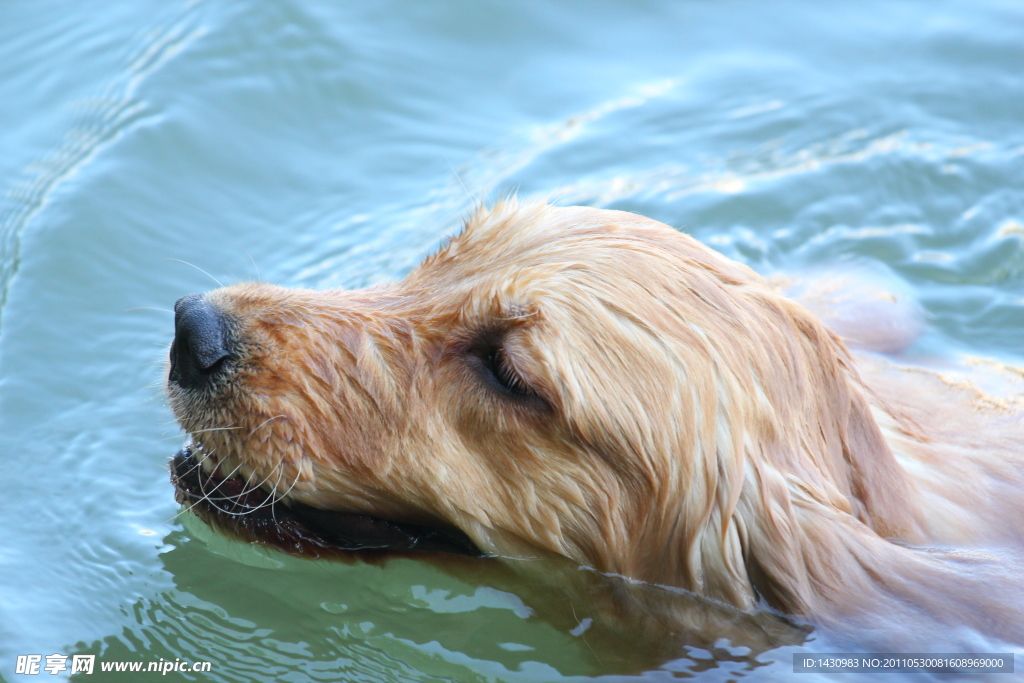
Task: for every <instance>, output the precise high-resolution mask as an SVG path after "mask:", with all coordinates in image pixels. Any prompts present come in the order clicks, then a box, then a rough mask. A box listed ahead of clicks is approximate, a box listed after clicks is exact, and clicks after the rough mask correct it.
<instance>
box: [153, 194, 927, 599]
mask: <svg viewBox="0 0 1024 683" xmlns="http://www.w3.org/2000/svg"><path fill="white" fill-rule="evenodd" d="M167 386H168V394H169V397H170V403H171V407H172V409H173V411H174V414H175V416H176V417H177V419H178V421H179V422H180V424H181V425H182V427H183V428H184V429H185V430H186V431H187V432H188V433H189V434H190V435H191V439H192V446H191V447H190V449H189V451H188V452H187V453H186V455H187V456H188V457H187V458H184V459H182V460H181V461H180V462H179V463H178V466H177V469H176V471H177V475H178V476H177V478H178V485H179V491H180V493H181V494H182V498H183V500H197V499H199V500H200V502H201V503H202V504H203V505H204V506H206V508H207V512H208V513H209V515H208V516H210V517H211V518H217V519H219V520H220V521H221V522H224V521H225V519H227V520H228V521H229V522H230V524H234V525H235V526H236V527H237V526H238V525H239V524H241V523H243V522H242V521H240V518H241V517H243V516H244V515H241V514H239V513H240V512H246V511H253V510H258V509H260V508H264V507H266V506H269V505H270V504H271V503H275V504H276V505H277V506H278V509H282V506H285V507H286V508H287V509H290V510H293V511H294V510H298V511H301V514H299V515H298V517H300V518H301V520H298V521H296V520H291V521H289V522H288V523H289V524H295V525H300V524H309V525H310V528H309V529H307V530H306V531H304V532H302V533H305V534H306V537H307V538H308V537H316V538H317V542H318V543H329V542H330V541H331V539H334V541H337V540H338V539H345V541H346V542H347V546H346V547H378V548H388V547H391V548H426V549H443V550H455V551H463V552H470V553H475V552H482V553H485V554H493V555H501V556H520V557H521V556H529V555H530V554H531V553H537V552H545V553H553V554H557V555H562V556H565V557H568V558H570V559H572V560H573V561H575V562H578V563H580V564H584V565H587V566H590V567H593V568H595V569H597V570H599V571H601V572H609V573H616V574H621V575H625V576H627V577H631V578H635V579H641V580H645V581H650V582H655V583H661V584H667V585H672V586H678V587H682V588H685V589H688V590H692V591H694V592H697V593H700V594H703V595H706V596H709V597H713V598H716V599H720V600H724V601H726V602H729V603H731V604H734V605H736V606H739V607H743V608H749V607H751V606H752V605H753V604H755V602H756V600H757V599H758V596H759V595H760V596H764V597H766V598H767V599H768V600H769V601H770V602H772V603H773V604H775V605H776V606H777V607H780V608H781V609H784V610H787V611H795V612H799V611H804V610H806V609H807V604H808V599H809V598H808V597H807V596H808V595H809V594H810V593H811V592H812V591H813V589H812V584H813V583H814V581H815V580H817V579H815V577H814V576H813V573H814V570H815V569H814V566H813V565H814V562H813V561H810V560H808V557H809V555H808V554H809V553H810V554H813V553H817V552H818V551H817V550H814V549H813V548H812V546H813V545H814V543H815V542H816V541H815V540H814V539H813V538H812V537H811V536H808V535H807V533H806V528H805V527H806V526H807V524H806V522H807V520H808V519H810V517H812V516H813V515H814V514H817V512H820V511H821V510H825V511H828V513H829V514H833V515H836V516H840V517H843V516H845V517H847V518H849V519H850V520H852V522H851V523H856V524H860V525H863V526H866V527H868V528H873V529H875V530H877V531H879V532H882V533H892V532H897V531H900V530H902V529H905V528H907V527H909V526H912V524H913V521H912V520H911V518H910V514H909V512H908V511H907V509H906V507H905V503H904V502H902V501H901V492H902V490H903V487H904V483H903V479H902V475H901V473H900V472H899V471H898V469H897V468H896V466H895V464H894V462H893V459H892V456H891V454H890V453H889V452H888V450H887V448H886V446H885V443H884V441H883V439H882V437H881V435H880V433H879V431H878V429H877V427H876V426H875V424H874V422H873V420H872V419H871V416H870V413H869V408H868V405H867V402H866V400H865V399H864V396H863V393H862V391H861V388H860V384H859V381H858V379H857V377H856V374H855V372H854V371H853V370H852V368H851V365H850V361H849V357H848V355H847V353H846V350H845V348H844V347H843V345H842V343H841V342H839V341H838V339H836V338H835V337H834V335H832V334H831V333H830V332H828V331H827V330H826V329H825V328H824V327H823V326H822V325H821V323H819V322H818V321H817V320H816V319H815V318H814V317H813V316H812V315H811V314H809V313H808V312H807V311H805V310H804V309H803V308H801V307H800V306H798V305H796V304H794V303H792V302H790V301H788V300H786V299H784V298H783V297H781V296H779V295H778V294H777V293H776V292H775V291H774V290H772V289H771V288H770V287H768V286H767V285H766V284H765V283H764V282H763V281H762V279H761V278H760V277H758V276H757V275H756V274H754V273H753V272H752V271H751V270H749V269H748V268H746V267H744V266H742V265H740V264H737V263H734V262H732V261H729V260H728V259H725V258H723V257H721V256H719V255H718V254H716V253H715V252H713V251H711V250H710V249H708V248H706V247H704V246H703V245H701V244H700V243H699V242H697V241H696V240H693V239H692V238H690V237H688V236H686V235H684V234H681V233H679V232H678V231H676V230H673V229H671V228H669V227H667V226H664V225H662V224H659V223H657V222H655V221H652V220H650V219H646V218H642V217H640V216H636V215H633V214H629V213H623V212H616V211H602V210H596V209H587V208H578V207H573V208H556V207H551V206H546V205H539V204H536V205H526V206H519V205H517V204H516V203H515V202H507V203H504V204H500V205H498V206H497V207H496V208H494V209H493V210H490V211H481V212H479V213H478V214H477V215H476V216H475V217H474V218H472V219H471V220H470V221H469V222H468V224H467V226H466V228H465V230H464V231H463V232H462V234H460V235H458V236H457V237H455V238H453V239H452V240H451V241H450V242H449V243H448V244H447V245H446V246H445V247H443V248H442V249H441V250H440V251H439V252H438V253H437V254H435V255H434V256H432V257H430V258H428V259H427V260H426V261H425V262H424V263H422V264H421V265H420V266H419V267H418V268H417V269H416V270H414V271H413V272H412V273H410V274H409V275H408V276H407V277H406V278H405V279H403V280H402V281H400V282H397V283H393V284H387V285H381V286H376V287H371V288H369V289H365V290H359V291H310V290H292V289H284V288H280V287H275V286H269V285H264V284H241V285H235V286H230V287H226V288H223V289H220V290H216V291H214V292H210V293H208V294H205V295H193V296H191V297H186V298H184V299H182V300H180V301H179V302H178V305H177V306H176V336H175V341H174V344H173V346H172V349H171V364H170V372H169V379H168V383H167ZM199 468H201V469H199ZM225 500H226V501H229V502H230V504H231V505H232V506H237V509H234V508H232V509H225V507H224V503H223V501H225ZM217 501H221V502H219V503H218V502H217ZM260 501H263V502H262V503H261V502H260ZM283 511H284V510H283V509H282V512H283ZM331 515H336V516H335V517H333V518H332V517H331ZM273 517H274V519H273V520H268V519H264V520H263V521H261V522H260V524H259V525H256V526H254V527H253V528H250V529H248V531H249V532H250V534H251V535H255V536H257V537H260V536H262V537H271V536H274V535H275V534H276V535H277V536H274V537H275V538H282V537H287V535H288V534H287V533H286V532H287V530H285V531H282V528H281V527H282V524H281V522H280V521H279V519H278V515H276V514H275V515H274V516H273ZM257 518H258V516H257V515H256V514H255V513H254V516H253V517H252V519H257ZM257 526H258V528H256V527H257ZM296 528H298V527H296ZM301 535H302V534H301V533H300V534H299V536H301ZM289 538H290V540H288V541H287V542H294V541H295V534H294V533H293V534H292V537H289ZM819 550H820V549H819ZM808 567H810V570H809V569H808ZM819 571H820V572H821V573H822V577H823V580H824V579H827V576H825V575H826V574H827V573H828V570H827V568H819ZM809 572H810V573H809Z"/></svg>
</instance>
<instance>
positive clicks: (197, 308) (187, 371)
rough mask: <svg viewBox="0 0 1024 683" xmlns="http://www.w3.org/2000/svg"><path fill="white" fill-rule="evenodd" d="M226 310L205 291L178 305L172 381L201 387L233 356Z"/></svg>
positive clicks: (172, 355) (175, 322)
mask: <svg viewBox="0 0 1024 683" xmlns="http://www.w3.org/2000/svg"><path fill="white" fill-rule="evenodd" d="M229 347H230V335H229V326H228V321H227V318H226V317H225V316H224V313H223V312H222V311H221V310H220V309H219V308H217V307H216V306H214V305H213V304H211V303H210V302H209V301H207V300H206V297H205V296H204V295H203V294H189V295H188V296H185V297H182V298H180V299H178V301H177V303H175V304H174V341H173V342H172V343H171V373H170V379H171V381H174V382H177V383H178V384H180V385H182V386H197V385H199V384H200V383H202V382H204V381H206V379H208V378H209V376H211V375H212V374H213V373H214V372H215V371H216V370H217V369H219V367H220V364H221V361H222V360H224V359H225V358H227V357H228V356H230V355H231V351H230V349H229Z"/></svg>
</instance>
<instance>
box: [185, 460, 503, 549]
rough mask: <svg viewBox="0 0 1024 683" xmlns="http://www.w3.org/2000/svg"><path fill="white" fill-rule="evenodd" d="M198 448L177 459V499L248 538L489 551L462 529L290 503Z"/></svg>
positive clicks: (313, 545)
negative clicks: (208, 461) (211, 461)
mask: <svg viewBox="0 0 1024 683" xmlns="http://www.w3.org/2000/svg"><path fill="white" fill-rule="evenodd" d="M197 450H198V449H197V447H195V446H192V445H191V444H186V445H185V446H184V447H183V448H182V449H181V450H180V451H179V452H178V453H177V455H175V456H174V458H173V459H172V460H171V467H170V470H171V483H173V484H174V488H175V500H177V501H178V503H180V504H181V505H184V506H186V507H187V508H188V509H189V510H191V511H192V512H195V513H196V514H197V515H199V517H201V518H202V519H203V520H204V521H205V522H207V523H209V524H211V525H213V526H216V527H219V528H220V529H222V530H224V531H226V532H228V533H230V534H232V535H234V536H236V537H239V538H241V539H243V540H246V541H249V542H258V543H263V544H266V545H272V546H274V547H277V548H279V549H281V550H283V551H284V552H287V553H290V554H293V555H303V556H307V557H324V556H337V555H342V554H345V553H347V552H350V551H361V552H363V553H366V554H381V553H388V554H394V553H405V552H444V553H452V554H456V555H468V556H472V557H482V556H483V553H481V552H480V550H479V549H478V548H477V547H476V546H475V545H474V544H473V542H472V541H471V540H470V539H469V537H467V536H466V535H465V534H463V533H462V532H461V531H459V530H458V529H451V528H435V527H429V526H423V525H419V524H409V523H405V522H395V521H390V520H386V519H380V518H377V517H371V516H369V515H361V514H354V513H346V512H336V511H332V510H321V509H318V508H314V507H311V506H309V505H305V504H303V503H299V502H295V501H292V502H289V503H284V502H282V501H280V500H277V499H276V496H275V495H274V494H273V493H272V492H270V491H267V490H266V489H265V488H263V487H260V486H255V485H253V484H252V483H250V482H247V481H246V480H245V479H243V478H242V477H239V476H228V477H225V476H224V475H223V473H222V472H221V468H220V467H219V466H216V467H210V466H207V467H204V466H203V464H202V463H201V459H200V457H197ZM208 469H211V470H212V471H207V470H208Z"/></svg>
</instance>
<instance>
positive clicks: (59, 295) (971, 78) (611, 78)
mask: <svg viewBox="0 0 1024 683" xmlns="http://www.w3.org/2000/svg"><path fill="white" fill-rule="evenodd" d="M1022 122H1024V5H1022V4H1021V3H1019V2H989V1H980V0H974V1H972V2H924V1H921V2H891V1H890V2H859V3H832V2H816V3H812V2H785V1H783V2H772V3H764V2H755V1H748V2H740V1H735V2H732V1H722V2H713V3H712V2H670V1H667V0H666V1H662V2H658V1H655V0H649V1H645V2H631V3H627V2H618V3H613V2H602V1H597V0H588V1H586V2H583V1H578V2H568V1H567V2H557V3H556V2H533V1H520V2H516V3H497V2H484V1H481V0H477V1H475V2H469V1H467V2H445V3H423V2H414V1H411V0H408V1H395V2H379V3H356V2H344V3H342V2H336V3H328V2H314V1H313V0H305V1H300V0H265V1H264V2H241V1H233V0H206V1H204V2H180V1H178V0H175V1H167V0H161V1H156V0H131V1H129V0H120V1H113V0H112V1H108V2H100V3H76V2H70V1H65V2H56V1H49V0H33V1H32V2H16V1H11V2H5V3H2V4H0V302H2V309H0V481H2V482H3V486H4V492H3V494H2V498H0V529H2V532H0V538H2V542H0V679H3V680H9V681H13V680H22V677H19V676H16V675H15V673H14V671H15V660H16V656H17V655H19V654H28V653H35V654H42V655H47V654H53V653H64V654H73V653H92V654H97V655H98V656H99V657H98V659H99V660H101V661H114V660H145V661H155V660H159V659H160V658H164V659H169V660H174V659H175V658H181V659H185V660H189V661H196V660H208V661H210V662H212V672H211V673H210V674H206V675H203V676H199V677H198V678H197V680H213V681H249V680H284V681H296V682H297V681H309V680H336V679H346V680H360V681H364V680H365V681H378V680H416V681H425V680H457V681H488V680H510V681H521V680H524V681H525V680H564V679H567V678H570V677H574V676H579V677H587V676H597V675H602V674H609V675H610V674H617V673H621V671H619V670H617V669H616V666H615V664H614V663H608V662H602V660H601V658H600V656H599V654H600V653H596V652H594V651H593V650H592V649H591V648H590V647H589V645H588V644H587V642H586V634H583V636H579V637H577V636H574V635H573V634H571V633H567V632H563V631H560V630H558V629H556V628H554V627H553V626H550V625H549V624H547V623H545V622H544V621H542V620H540V619H538V618H537V616H536V615H535V614H533V612H532V611H531V610H530V609H529V608H528V607H527V606H526V605H524V604H523V602H522V600H521V599H520V597H518V596H517V595H516V593H515V591H510V590H505V589H504V588H498V587H495V586H491V585H488V584H487V582H486V581H485V580H477V581H474V580H473V579H472V578H468V579H467V578H465V577H456V576H455V575H453V574H451V573H449V572H446V571H444V570H443V569H439V568H436V567H433V566H430V565H427V564H424V563H421V562H414V561H409V560H402V561H398V562H393V563H391V564H389V565H387V566H385V567H378V566H370V565H363V564H354V565H346V564H339V563H329V562H312V561H303V560H297V559H292V558H286V557H284V556H281V555H279V554H277V553H272V552H269V553H268V552H264V551H262V550H258V549H253V548H250V547H248V546H245V545H242V544H240V543H235V542H231V541H227V540H224V539H222V538H220V537H217V536H215V535H212V534H210V533H209V532H207V531H206V529H205V528H204V527H203V526H202V525H201V524H199V523H198V522H196V521H195V520H188V519H185V520H181V519H178V518H176V513H177V510H178V508H177V506H176V504H175V503H174V500H173V496H172V490H171V487H170V485H169V483H168V477H167V472H166V462H167V460H168V458H169V457H170V456H171V455H172V454H173V453H174V451H175V450H176V448H177V447H178V446H179V445H180V442H181V440H182V436H181V434H180V433H179V431H178V430H177V428H176V427H175V425H174V424H173V420H172V417H171V415H170V412H169V411H168V409H167V408H166V406H165V404H164V400H163V397H162V393H161V382H162V373H163V366H162V363H163V358H164V357H165V355H166V349H167V345H168V343H169V342H170V338H171V334H172V315H171V313H170V312H169V309H170V307H171V305H172V304H173V302H174V301H175V299H177V298H178V297H179V296H182V295H183V294H187V293H190V292H194V291H202V290H205V289H209V288H211V287H214V286H216V282H215V280H219V281H220V282H228V281H235V280H239V279H250V278H256V277H260V278H262V279H263V280H267V281H274V282H279V283H282V284H285V285H292V286H312V287H331V286H345V287H356V286H363V285H366V284H368V283H372V282H377V281H380V280H384V279H388V278H396V277H401V276H402V275H403V274H404V273H406V272H407V271H408V270H409V269H410V268H411V267H412V266H413V265H415V263H416V262H417V261H418V260H419V259H420V258H422V257H423V256H424V255H425V254H427V253H429V252H430V251H431V249H432V248H433V247H434V246H435V245H437V243H438V242H439V241H440V240H441V239H442V237H443V236H444V235H446V234H448V233H450V232H451V231H452V230H453V229H454V228H456V227H457V224H458V222H459V220H460V218H461V217H462V216H463V215H464V214H465V213H466V211H467V210H468V208H469V207H471V206H472V205H473V203H474V202H475V201H476V200H477V199H478V198H488V197H490V198H493V197H497V196H501V195H503V194H508V193H511V192H519V193H520V194H521V195H529V196H535V195H547V196H551V197H553V198H555V199H557V200H558V201H560V202H561V203H582V204H590V205H596V206H603V207H610V208H617V209H625V210H630V211H637V212H641V213H644V214H647V215H650V216H652V217H654V218H657V219H659V220H662V221H664V222H666V223H669V224H670V225H673V226H676V227H679V228H681V229H683V230H685V231H688V232H690V233H692V234H694V235H695V236H696V237H698V238H699V239H701V240H703V241H705V242H707V243H709V244H711V245H713V246H715V247H716V248H718V249H720V250H721V251H723V252H724V253H726V254H727V255H729V256H732V257H734V258H737V259H740V260H742V261H744V262H746V263H748V264H750V265H751V266H753V267H754V268H756V269H758V270H760V271H762V272H765V273H769V272H777V271H781V272H790V271H796V270H801V269H806V268H813V267H820V266H831V265H835V264H842V263H844V262H847V261H853V262H855V263H856V264H858V265H861V264H867V265H869V266H871V267H884V268H886V269H888V270H889V271H891V272H892V274H894V275H895V276H896V277H897V278H899V279H900V280H902V281H903V282H904V283H906V286H907V287H908V288H909V289H910V291H912V292H913V293H914V294H915V295H916V297H917V298H918V300H919V301H920V303H921V304H922V306H923V307H924V309H925V311H926V313H927V317H928V325H929V331H928V332H927V333H926V334H925V336H924V337H923V338H922V339H921V340H920V341H919V342H918V344H917V345H916V346H915V347H914V349H912V350H911V353H912V354H917V355H920V356H926V355H931V356H947V357H954V356H957V355H959V354H973V355H980V356H986V357H993V358H1000V359H1002V360H1006V361H1009V362H1013V363H1017V364H1020V363H1021V362H1024V338H1022V334H1021V333H1022V331H1024V298H1022V297H1024V243H1022V239H1024V125H1022ZM185 262H187V264H186V263H185ZM188 264H191V265H188ZM204 271H205V272H204ZM823 647H826V645H825V644H824V643H823V641H822V639H821V638H820V637H819V636H817V635H815V636H812V640H811V641H809V642H808V643H807V644H806V645H805V646H804V648H806V649H807V650H812V651H813V650H815V649H820V648H823ZM794 651H800V650H799V649H794V648H780V649H778V650H774V651H771V652H768V653H765V654H763V655H761V656H760V657H759V661H760V662H761V663H762V664H763V665H759V666H751V665H750V664H749V663H743V662H742V661H740V660H741V659H742V658H739V660H737V661H733V660H731V659H730V658H728V657H724V658H719V659H717V660H714V659H708V658H707V657H706V653H701V652H691V653H690V654H691V655H692V656H691V657H689V658H684V659H682V660H680V661H678V662H674V663H671V664H669V665H667V668H666V669H663V670H661V671H660V672H655V671H652V672H649V673H648V674H647V676H648V677H650V678H651V679H652V680H654V679H657V680H661V679H662V678H664V677H669V676H671V675H672V674H671V673H670V672H671V671H676V672H688V673H692V674H694V675H695V676H696V678H697V679H698V680H701V681H723V680H729V679H730V678H735V677H743V678H749V679H753V680H775V679H777V678H778V677H779V676H784V675H786V674H787V673H789V672H791V671H792V665H791V662H792V659H791V657H792V653H793V652H794ZM805 676H809V677H808V678H806V679H802V680H808V681H812V680H820V679H815V678H814V676H812V675H809V674H805ZM56 678H57V677H56V676H50V675H49V674H45V673H44V674H42V676H25V677H24V680H40V679H46V680H53V679H56ZM157 678H161V677H159V676H155V677H152V680H156V679H157ZM82 680H100V681H104V680H110V681H125V680H146V679H145V677H139V676H135V677H132V676H131V675H130V674H113V673H110V674H103V673H96V674H94V675H93V676H83V677H82ZM162 680H183V677H182V676H181V675H174V674H172V675H168V676H166V677H162ZM573 680H577V679H573ZM843 680H849V679H846V678H844V679H843ZM870 680H878V679H877V678H871V679H870ZM912 680H920V678H913V677H912Z"/></svg>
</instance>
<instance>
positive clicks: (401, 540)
mask: <svg viewBox="0 0 1024 683" xmlns="http://www.w3.org/2000/svg"><path fill="white" fill-rule="evenodd" d="M289 510H290V511H291V513H292V514H294V515H295V517H297V518H298V519H299V520H301V521H302V522H304V523H305V524H306V525H308V526H309V527H310V528H311V529H313V530H314V531H316V532H317V533H319V534H321V535H323V536H324V537H326V538H327V540H330V541H331V542H333V543H336V544H338V546H339V547H342V548H352V549H364V548H365V549H387V550H427V551H439V552H446V553H456V554H459V555H474V556H479V555H480V554H481V553H480V551H479V550H477V548H476V547H475V546H474V545H473V542H472V541H471V540H469V538H468V537H467V536H466V535H465V534H463V533H462V532H461V531H458V530H454V529H452V530H448V529H445V530H441V529H434V528H431V527H425V526H420V525H418V524H407V523H404V522H392V521H389V520H386V519H379V518H377V517H370V516H369V515H358V514H355V513H351V512H333V511H331V510H321V509H319V508H314V507H310V506H308V505H303V504H293V505H291V506H289Z"/></svg>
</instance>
